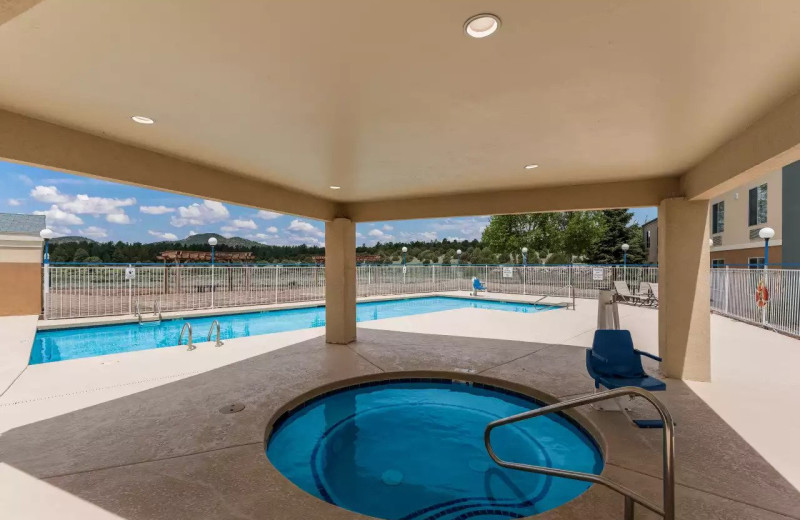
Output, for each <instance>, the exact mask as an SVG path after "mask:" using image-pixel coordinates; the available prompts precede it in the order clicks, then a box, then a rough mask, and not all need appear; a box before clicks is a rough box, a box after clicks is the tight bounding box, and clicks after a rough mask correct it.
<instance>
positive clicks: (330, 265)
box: [325, 218, 356, 345]
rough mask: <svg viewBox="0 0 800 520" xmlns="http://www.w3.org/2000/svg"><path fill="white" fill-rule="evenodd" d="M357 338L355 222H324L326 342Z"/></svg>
mask: <svg viewBox="0 0 800 520" xmlns="http://www.w3.org/2000/svg"><path fill="white" fill-rule="evenodd" d="M355 340H356V225H355V223H354V222H353V221H352V220H350V219H347V218H337V219H335V220H334V221H333V222H326V223H325V341H326V342H328V343H336V344H339V345H346V344H347V343H351V342H353V341H355Z"/></svg>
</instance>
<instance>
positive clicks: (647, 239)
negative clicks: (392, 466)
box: [644, 229, 650, 249]
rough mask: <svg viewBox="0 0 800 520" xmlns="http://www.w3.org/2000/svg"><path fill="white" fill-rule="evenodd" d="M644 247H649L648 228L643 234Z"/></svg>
mask: <svg viewBox="0 0 800 520" xmlns="http://www.w3.org/2000/svg"><path fill="white" fill-rule="evenodd" d="M644 241H645V244H646V245H645V247H646V248H647V249H650V230H649V229H648V230H647V231H646V232H645V234H644Z"/></svg>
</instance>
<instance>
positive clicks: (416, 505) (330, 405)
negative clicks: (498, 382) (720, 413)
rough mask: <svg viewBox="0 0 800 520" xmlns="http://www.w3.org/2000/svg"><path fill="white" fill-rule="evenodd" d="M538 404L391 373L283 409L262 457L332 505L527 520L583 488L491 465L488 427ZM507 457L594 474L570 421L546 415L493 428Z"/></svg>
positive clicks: (586, 440)
mask: <svg viewBox="0 0 800 520" xmlns="http://www.w3.org/2000/svg"><path fill="white" fill-rule="evenodd" d="M540 406H542V405H541V403H539V402H537V401H535V400H533V399H531V398H529V397H526V396H523V395H520V394H517V393H514V392H509V391H507V390H503V389H500V388H495V387H490V386H486V385H481V384H477V383H476V384H467V383H461V382H454V381H447V380H393V381H381V382H376V383H367V384H362V385H358V386H354V387H349V388H344V389H341V390H336V391H334V392H330V393H327V394H324V395H321V396H319V397H316V398H314V399H311V400H310V401H307V402H305V403H303V404H302V405H300V406H298V407H297V408H295V409H293V410H290V411H289V412H287V413H285V414H284V415H282V416H281V417H280V418H279V419H278V420H277V421H276V422H275V424H274V427H273V430H272V434H271V436H270V438H269V440H268V444H267V457H269V460H270V461H271V462H272V464H273V465H274V466H275V467H276V468H277V469H278V470H279V471H280V472H281V473H282V474H283V475H284V476H286V478H288V479H289V480H291V481H292V482H293V483H294V484H295V485H297V486H298V487H300V488H301V489H303V490H305V491H306V492H308V493H310V494H312V495H314V496H316V497H318V498H321V499H322V500H325V501H327V502H329V503H331V504H335V505H337V506H339V507H343V508H345V509H349V510H351V511H355V512H358V513H362V514H365V515H369V516H373V517H378V518H384V519H388V520H400V519H402V520H434V519H436V520H456V519H457V520H464V519H467V518H479V519H508V518H522V517H525V516H530V515H534V514H537V513H541V512H542V511H546V510H548V509H552V508H554V507H557V506H559V505H561V504H563V503H565V502H568V501H570V500H572V499H573V498H575V497H577V496H578V495H580V494H581V493H583V492H584V491H586V489H587V488H588V487H589V485H590V484H588V483H585V482H580V481H575V480H568V479H564V478H557V477H548V476H545V475H539V474H533V473H526V472H521V471H515V470H508V469H505V468H501V467H499V466H497V465H496V464H495V463H494V462H493V461H492V460H491V458H489V455H488V454H487V453H486V449H485V447H484V443H483V432H484V428H485V427H486V425H487V424H488V423H489V422H491V421H494V420H496V419H500V418H502V417H507V416H509V415H514V414H517V413H521V412H524V411H527V410H531V409H534V408H538V407H540ZM492 445H493V446H494V447H495V451H496V452H497V455H498V456H499V457H501V458H503V459H505V460H511V461H514V462H522V463H527V464H535V465H541V466H549V467H554V468H562V469H570V470H575V471H584V472H592V473H597V474H599V473H600V472H601V471H602V469H603V460H602V456H601V454H600V451H599V449H598V447H597V445H596V443H595V442H594V440H593V439H592V438H591V436H590V435H589V434H588V433H587V432H586V431H585V430H583V429H582V428H581V427H580V426H578V425H577V424H576V423H574V422H573V421H572V420H571V419H568V418H567V417H566V416H561V415H548V416H543V417H537V418H534V419H530V420H527V421H522V422H519V423H515V424H512V425H507V426H503V427H500V428H498V429H496V430H494V431H493V433H492Z"/></svg>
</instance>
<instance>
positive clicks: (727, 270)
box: [723, 265, 731, 314]
mask: <svg viewBox="0 0 800 520" xmlns="http://www.w3.org/2000/svg"><path fill="white" fill-rule="evenodd" d="M730 276H731V271H730V266H728V265H726V266H725V285H724V296H725V305H724V307H723V308H724V309H725V314H729V311H728V309H729V307H728V299H729V294H730V292H729V289H730Z"/></svg>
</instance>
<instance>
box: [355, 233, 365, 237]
mask: <svg viewBox="0 0 800 520" xmlns="http://www.w3.org/2000/svg"><path fill="white" fill-rule="evenodd" d="M356 238H364V233H356Z"/></svg>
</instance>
